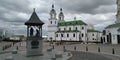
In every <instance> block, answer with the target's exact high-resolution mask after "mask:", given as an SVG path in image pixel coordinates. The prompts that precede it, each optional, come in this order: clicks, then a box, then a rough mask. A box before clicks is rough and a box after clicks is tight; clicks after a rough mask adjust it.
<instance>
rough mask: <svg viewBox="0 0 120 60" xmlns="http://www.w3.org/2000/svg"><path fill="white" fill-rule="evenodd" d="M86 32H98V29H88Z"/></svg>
mask: <svg viewBox="0 0 120 60" xmlns="http://www.w3.org/2000/svg"><path fill="white" fill-rule="evenodd" d="M87 32H100V31H97V30H93V29H88V30H87Z"/></svg>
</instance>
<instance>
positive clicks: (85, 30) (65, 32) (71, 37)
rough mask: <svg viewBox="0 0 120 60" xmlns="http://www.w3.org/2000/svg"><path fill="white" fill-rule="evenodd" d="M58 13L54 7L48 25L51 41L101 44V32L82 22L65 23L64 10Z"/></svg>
mask: <svg viewBox="0 0 120 60" xmlns="http://www.w3.org/2000/svg"><path fill="white" fill-rule="evenodd" d="M56 15H57V13H56V11H55V9H54V5H52V10H51V11H50V18H49V23H48V40H49V41H82V42H100V41H101V40H100V37H101V34H102V33H101V32H99V31H96V30H94V29H93V28H92V29H89V26H88V24H86V23H85V22H83V21H82V20H76V19H74V20H73V21H65V20H64V14H63V12H62V8H61V9H60V13H59V14H58V18H57V17H56Z"/></svg>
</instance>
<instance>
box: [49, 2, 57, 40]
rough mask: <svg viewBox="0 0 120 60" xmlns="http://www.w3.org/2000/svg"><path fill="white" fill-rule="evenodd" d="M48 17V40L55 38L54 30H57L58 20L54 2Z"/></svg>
mask: <svg viewBox="0 0 120 60" xmlns="http://www.w3.org/2000/svg"><path fill="white" fill-rule="evenodd" d="M49 15H50V18H49V23H48V40H49V41H51V40H55V39H56V38H55V36H56V34H55V32H56V31H57V24H58V20H57V18H56V15H57V14H56V11H55V9H54V4H52V9H51V11H50V13H49Z"/></svg>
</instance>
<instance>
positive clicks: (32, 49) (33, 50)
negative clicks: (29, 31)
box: [26, 37, 42, 56]
mask: <svg viewBox="0 0 120 60" xmlns="http://www.w3.org/2000/svg"><path fill="white" fill-rule="evenodd" d="M26 44H27V46H26V48H27V52H26V53H27V56H37V55H42V38H40V37H27V42H26Z"/></svg>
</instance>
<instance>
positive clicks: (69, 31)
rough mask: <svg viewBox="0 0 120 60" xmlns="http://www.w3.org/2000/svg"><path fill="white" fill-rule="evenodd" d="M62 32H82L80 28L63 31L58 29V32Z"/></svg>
mask: <svg viewBox="0 0 120 60" xmlns="http://www.w3.org/2000/svg"><path fill="white" fill-rule="evenodd" d="M61 32H63V33H64V32H80V31H78V30H63V31H57V32H56V33H61Z"/></svg>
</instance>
